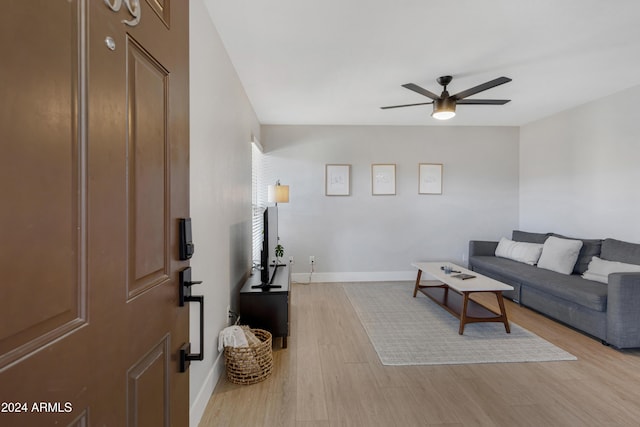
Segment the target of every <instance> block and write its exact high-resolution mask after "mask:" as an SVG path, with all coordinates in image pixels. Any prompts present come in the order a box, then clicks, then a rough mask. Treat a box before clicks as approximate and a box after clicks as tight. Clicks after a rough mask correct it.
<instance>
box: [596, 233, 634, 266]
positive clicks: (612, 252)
mask: <svg viewBox="0 0 640 427" xmlns="http://www.w3.org/2000/svg"><path fill="white" fill-rule="evenodd" d="M600 258H601V259H605V260H607V261H618V262H624V263H626V264H638V265H640V244H637V243H629V242H623V241H622V240H616V239H604V241H603V242H602V250H601V251H600Z"/></svg>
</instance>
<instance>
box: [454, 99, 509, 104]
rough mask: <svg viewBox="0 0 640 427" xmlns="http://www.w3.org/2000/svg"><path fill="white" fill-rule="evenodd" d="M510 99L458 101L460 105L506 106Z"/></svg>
mask: <svg viewBox="0 0 640 427" xmlns="http://www.w3.org/2000/svg"><path fill="white" fill-rule="evenodd" d="M509 101H511V100H510V99H461V100H459V101H456V104H458V105H465V104H466V105H504V104H506V103H507V102H509Z"/></svg>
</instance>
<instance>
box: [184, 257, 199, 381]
mask: <svg viewBox="0 0 640 427" xmlns="http://www.w3.org/2000/svg"><path fill="white" fill-rule="evenodd" d="M200 283H202V281H201V280H199V281H193V280H191V267H187V268H185V269H183V270H182V271H180V283H179V299H178V304H179V306H180V307H183V306H184V303H185V302H197V303H199V304H200V352H199V353H191V343H184V344H182V346H181V347H180V355H179V356H180V359H179V360H180V372H186V371H187V369H189V365H190V364H191V361H192V360H200V361H201V360H204V295H192V294H191V286H193V285H198V284H200Z"/></svg>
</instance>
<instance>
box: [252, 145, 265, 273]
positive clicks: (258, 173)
mask: <svg viewBox="0 0 640 427" xmlns="http://www.w3.org/2000/svg"><path fill="white" fill-rule="evenodd" d="M266 188H267V186H266V185H265V183H264V154H262V150H261V149H260V147H259V145H258V144H256V143H252V144H251V210H252V218H251V230H252V231H251V233H252V237H253V250H252V258H253V260H254V262H260V250H261V249H262V228H263V224H262V213H263V211H264V208H265V207H266V205H267V195H266Z"/></svg>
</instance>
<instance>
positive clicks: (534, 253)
mask: <svg viewBox="0 0 640 427" xmlns="http://www.w3.org/2000/svg"><path fill="white" fill-rule="evenodd" d="M541 253H542V245H541V244H540V243H527V242H514V241H513V240H509V239H507V238H505V237H503V238H501V239H500V242H498V247H497V248H496V256H497V257H502V258H508V259H512V260H514V261H519V262H524V263H525V264H529V265H536V263H537V262H538V259H540V254H541Z"/></svg>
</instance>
